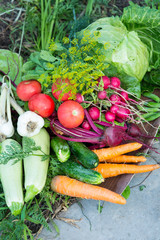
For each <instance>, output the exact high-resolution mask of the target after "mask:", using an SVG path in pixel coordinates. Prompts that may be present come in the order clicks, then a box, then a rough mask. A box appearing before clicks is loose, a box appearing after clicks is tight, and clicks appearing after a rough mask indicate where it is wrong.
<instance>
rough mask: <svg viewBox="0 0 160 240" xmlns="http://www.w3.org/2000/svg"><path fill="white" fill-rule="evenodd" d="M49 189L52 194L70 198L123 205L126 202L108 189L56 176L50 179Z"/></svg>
mask: <svg viewBox="0 0 160 240" xmlns="http://www.w3.org/2000/svg"><path fill="white" fill-rule="evenodd" d="M51 189H52V190H53V191H54V192H57V193H60V194H64V195H68V196H71V197H78V198H85V199H94V200H102V201H108V202H112V203H118V204H125V203H126V200H125V198H123V197H122V196H121V195H119V194H118V193H115V192H112V191H110V190H108V189H105V188H102V187H99V186H95V185H91V184H88V183H83V182H80V181H78V180H76V179H73V178H69V177H67V176H56V177H54V178H53V179H52V182H51Z"/></svg>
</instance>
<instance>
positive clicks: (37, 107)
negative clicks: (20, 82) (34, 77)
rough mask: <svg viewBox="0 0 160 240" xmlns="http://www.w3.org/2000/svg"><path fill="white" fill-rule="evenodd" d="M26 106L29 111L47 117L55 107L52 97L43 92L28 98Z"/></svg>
mask: <svg viewBox="0 0 160 240" xmlns="http://www.w3.org/2000/svg"><path fill="white" fill-rule="evenodd" d="M28 107H29V110H30V111H33V112H35V113H37V114H39V115H40V116H41V117H44V118H47V117H49V116H50V115H51V114H52V113H53V112H54V109H55V104H54V101H53V99H52V98H51V97H50V96H49V95H47V94H44V93H38V94H35V95H34V96H32V97H31V98H30V99H29V102H28Z"/></svg>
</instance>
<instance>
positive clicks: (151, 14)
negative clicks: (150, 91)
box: [121, 3, 160, 79]
mask: <svg viewBox="0 0 160 240" xmlns="http://www.w3.org/2000/svg"><path fill="white" fill-rule="evenodd" d="M159 19H160V12H159V10H158V9H156V8H149V7H140V6H139V5H138V4H134V3H131V5H130V6H129V7H126V8H125V9H124V11H123V14H122V17H121V21H122V22H123V24H125V26H126V27H127V29H128V30H129V31H131V32H132V31H135V32H136V33H137V34H138V37H139V38H140V39H141V41H142V42H143V43H144V44H145V45H146V46H147V48H148V51H149V55H150V58H149V71H150V70H151V69H157V70H158V68H157V67H158V66H159V56H160V42H159V41H158V40H159V36H158V34H157V33H158V32H159ZM151 33H152V34H151ZM143 63H144V62H143ZM155 79H156V74H155Z"/></svg>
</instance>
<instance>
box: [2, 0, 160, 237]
mask: <svg viewBox="0 0 160 240" xmlns="http://www.w3.org/2000/svg"><path fill="white" fill-rule="evenodd" d="M46 2H47V1H45V4H44V2H43V1H40V3H37V4H38V5H37V6H36V7H33V8H32V10H33V9H34V11H37V10H36V9H38V12H37V18H36V19H38V17H39V15H40V16H41V17H40V22H39V24H38V25H37V28H36V30H35V31H33V33H30V34H29V39H30V38H31V36H33V35H34V37H33V39H32V40H33V44H31V46H32V47H31V49H30V47H28V46H30V43H29V42H28V38H27V34H28V31H27V30H25V28H26V27H27V24H26V23H27V18H28V15H27V14H29V13H30V11H29V8H30V4H31V3H28V5H27V6H28V7H27V10H26V12H27V13H25V14H26V15H25V21H26V23H25V24H24V25H23V27H22V29H23V30H22V36H21V37H20V39H21V45H20V46H19V47H20V48H19V51H17V49H16V48H14V50H15V51H14V50H8V49H0V232H2V239H12V237H10V235H8V236H7V234H10V233H9V232H8V229H6V226H10V225H11V224H12V227H10V228H9V229H12V230H13V229H14V228H15V229H16V231H12V232H13V239H28V237H29V238H30V239H33V238H32V234H33V229H32V226H31V225H34V226H36V227H35V228H36V229H38V230H39V226H41V225H43V226H45V227H47V226H48V225H47V224H48V223H47V222H48V220H49V219H51V218H52V217H55V215H56V209H55V208H57V207H59V206H60V205H61V203H63V204H62V205H63V206H64V205H66V206H68V205H69V204H71V203H72V201H73V199H74V198H84V199H93V200H102V201H108V202H111V203H117V204H125V203H126V199H125V198H124V197H122V196H121V194H122V191H119V189H118V188H117V187H116V188H115V185H114V184H115V183H114V181H115V182H116V186H118V184H119V182H118V181H119V180H118V179H119V178H118V177H116V176H119V175H122V176H121V178H122V179H124V178H125V177H127V178H126V179H129V175H127V174H132V175H133V174H138V173H144V172H152V171H154V170H156V169H159V168H160V166H159V164H150V163H149V162H148V160H147V151H148V150H150V151H151V152H152V151H153V152H154V153H155V154H157V156H159V154H160V151H158V150H157V149H155V148H154V146H153V145H152V143H153V141H154V140H159V137H158V135H157V136H156V133H158V130H159V118H160V97H159V91H158V89H157V90H156V91H154V92H153V90H154V89H155V88H158V87H157V86H160V84H159V83H160V80H157V82H156V84H155V85H154V80H155V76H158V73H159V71H160V70H159V69H160V62H159V59H160V50H159V49H160V44H159V41H158V34H157V32H159V31H160V27H159V22H160V13H159V10H157V9H152V8H149V7H140V6H139V5H136V4H133V3H130V6H128V7H126V8H124V11H123V13H122V15H121V16H117V15H115V16H111V17H108V16H107V15H106V16H105V17H101V16H99V18H93V19H95V20H94V21H93V19H90V21H87V22H86V23H85V24H81V23H80V24H78V21H79V20H81V17H80V19H76V12H75V11H76V9H77V8H74V11H73V12H74V21H75V22H74V23H73V22H72V24H71V25H72V29H70V31H69V32H66V31H67V30H66V31H64V33H65V34H64V33H63V34H62V32H61V31H60V30H59V32H58V34H55V33H56V30H54V28H55V29H56V26H57V24H58V21H57V20H56V18H57V17H59V15H60V14H59V12H58V11H59V8H58V7H57V6H59V4H60V3H59V1H56V3H55V4H57V5H56V7H55V6H50V5H54V4H53V3H52V1H48V3H47V4H46ZM60 2H61V1H60ZM63 2H64V1H63ZM88 2H89V0H88ZM32 4H33V6H34V3H32ZM39 4H40V5H39ZM64 4H65V3H64ZM81 4H83V3H81ZM49 9H52V10H53V16H52V13H51V12H52V11H50V10H49ZM55 9H58V10H56V11H57V12H54V11H55ZM66 11H67V10H66ZM24 12H25V11H24ZM43 14H44V15H43ZM46 14H47V15H49V16H50V18H49V19H52V18H53V21H49V22H48V20H47V19H46ZM70 15H71V14H70ZM82 15H83V14H82ZM80 16H81V13H80ZM0 20H1V19H0ZM64 21H65V20H64V19H63V20H62V22H64ZM35 24H36V23H35ZM76 24H78V26H77V25H76ZM67 26H68V28H66V29H69V27H70V24H67ZM45 27H46V29H45ZM37 29H38V30H37ZM37 31H38V32H37ZM150 32H152V36H151V35H150V34H149V33H150ZM32 34H33V35H32ZM54 34H55V35H54ZM23 44H29V45H25V46H26V47H25V54H23V50H22V49H24V45H23ZM151 46H152V47H151ZM16 52H18V53H16ZM154 74H155V75H154ZM150 79H152V81H151V83H152V87H151V88H149V86H151V85H150V84H149V81H150ZM158 79H159V78H158ZM147 85H148V86H147ZM155 120H156V121H155ZM141 163H143V165H140V164H141ZM145 164H146V165H145ZM132 175H131V176H132ZM112 177H114V181H113V179H112ZM106 178H108V181H109V182H110V183H112V181H113V184H111V185H108V184H107V180H105V179H106ZM130 179H131V178H130ZM127 181H128V182H126V181H124V182H125V183H124V186H123V189H125V187H126V186H127V185H128V184H129V180H127ZM104 182H105V183H104ZM99 185H100V186H99ZM107 186H108V188H109V189H111V190H109V189H108V188H107ZM1 209H2V210H1ZM8 224H9V225H8ZM37 226H38V227H37ZM19 229H23V230H22V231H19ZM38 230H36V232H38ZM5 237H6V238H5Z"/></svg>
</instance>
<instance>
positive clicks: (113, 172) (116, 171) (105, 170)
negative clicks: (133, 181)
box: [94, 163, 160, 178]
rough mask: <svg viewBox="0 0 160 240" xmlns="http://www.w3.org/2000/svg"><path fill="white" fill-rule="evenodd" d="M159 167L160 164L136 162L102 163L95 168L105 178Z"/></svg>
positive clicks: (148, 170)
mask: <svg viewBox="0 0 160 240" xmlns="http://www.w3.org/2000/svg"><path fill="white" fill-rule="evenodd" d="M158 168H160V165H159V164H153V165H142V166H138V165H135V164H112V163H100V164H99V165H98V167H96V168H94V170H95V171H97V172H99V173H101V174H102V176H103V177H104V178H109V177H115V176H118V175H120V174H124V173H133V174H134V173H143V172H150V171H153V170H155V169H158Z"/></svg>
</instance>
